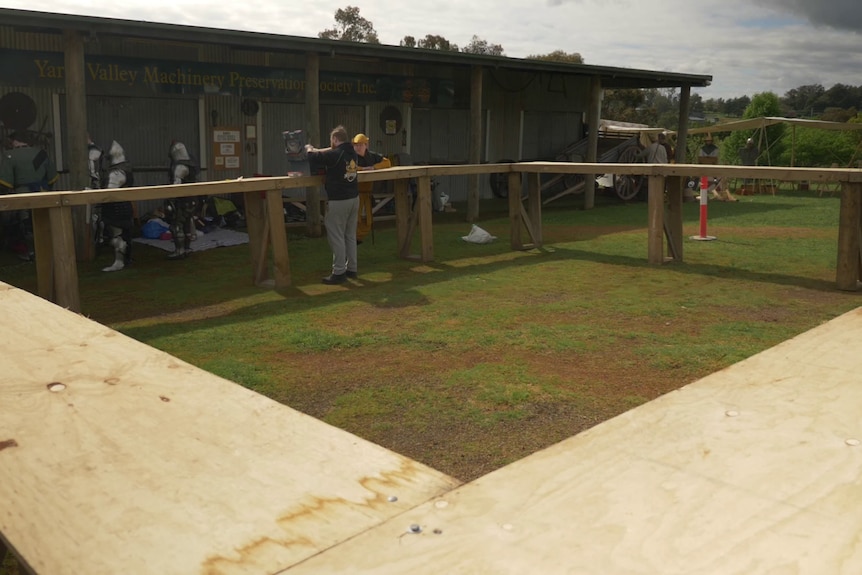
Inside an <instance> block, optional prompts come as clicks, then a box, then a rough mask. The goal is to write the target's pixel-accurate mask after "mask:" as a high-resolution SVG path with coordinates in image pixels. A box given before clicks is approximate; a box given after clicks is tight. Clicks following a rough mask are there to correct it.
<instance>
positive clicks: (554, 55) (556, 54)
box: [527, 50, 584, 64]
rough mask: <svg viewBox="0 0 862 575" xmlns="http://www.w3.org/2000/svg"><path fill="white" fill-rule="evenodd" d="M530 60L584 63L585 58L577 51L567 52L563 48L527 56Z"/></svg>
mask: <svg viewBox="0 0 862 575" xmlns="http://www.w3.org/2000/svg"><path fill="white" fill-rule="evenodd" d="M527 59H528V60H545V61H549V62H565V63H567V64H583V63H584V58H583V56H581V55H580V54H578V53H577V52H572V53H569V52H565V51H563V50H554V51H553V52H549V53H547V54H533V55H531V56H527Z"/></svg>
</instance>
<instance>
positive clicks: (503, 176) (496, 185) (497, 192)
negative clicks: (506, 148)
mask: <svg viewBox="0 0 862 575" xmlns="http://www.w3.org/2000/svg"><path fill="white" fill-rule="evenodd" d="M497 163H498V164H513V163H515V160H497ZM488 178H489V182H488V183H490V184H491V193H492V194H494V196H495V197H497V198H500V199H506V198H508V197H509V172H499V173H496V174H489V176H488Z"/></svg>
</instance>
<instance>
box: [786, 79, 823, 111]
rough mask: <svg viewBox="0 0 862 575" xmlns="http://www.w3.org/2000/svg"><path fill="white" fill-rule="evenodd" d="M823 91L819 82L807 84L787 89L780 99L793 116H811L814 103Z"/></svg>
mask: <svg viewBox="0 0 862 575" xmlns="http://www.w3.org/2000/svg"><path fill="white" fill-rule="evenodd" d="M825 92H826V89H825V88H823V86H822V85H820V84H808V85H805V86H799V87H798V88H793V89H792V90H788V91H787V93H785V94H784V97H783V98H782V99H781V101H782V103H783V104H786V105H787V107H788V108H789V109H790V110H791V111H792V112H793V115H795V116H813V115H814V104H815V103H816V102H817V100H818V99H820V97H821V96H823V94H824V93H825Z"/></svg>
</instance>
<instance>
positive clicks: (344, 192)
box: [305, 126, 359, 284]
mask: <svg viewBox="0 0 862 575" xmlns="http://www.w3.org/2000/svg"><path fill="white" fill-rule="evenodd" d="M329 143H330V147H329V148H323V149H317V148H315V147H314V146H312V145H311V144H307V145H306V146H305V149H306V152H307V154H308V161H309V164H310V166H311V171H312V173H314V172H315V171H317V170H318V169H324V170H325V171H326V177H325V182H324V185H323V186H324V188H325V189H326V196H327V199H328V200H329V206H328V209H327V212H326V217H325V218H324V221H323V223H324V225H325V226H326V239H327V240H329V247H330V249H332V272H331V273H330V274H329V275H328V276H326V277H325V278H323V283H325V284H340V283H344V282H346V281H347V278H355V277H357V274H358V272H357V269H358V268H357V265H356V264H357V262H356V221H357V217H358V213H359V184H358V182H357V180H356V164H357V159H358V158H357V155H356V151H355V150H354V149H353V144H352V143H351V142H350V138H349V137H348V135H347V130H345V129H344V126H337V127H336V128H335V129H334V130H332V132H331V133H330V134H329Z"/></svg>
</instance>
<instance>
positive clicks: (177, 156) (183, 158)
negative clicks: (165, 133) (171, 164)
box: [168, 142, 191, 162]
mask: <svg viewBox="0 0 862 575" xmlns="http://www.w3.org/2000/svg"><path fill="white" fill-rule="evenodd" d="M168 155H170V157H171V159H172V160H173V161H175V162H188V161H189V160H191V156H189V151H188V150H187V149H186V145H185V144H183V143H182V142H174V143H173V144H171V149H170V150H169V152H168Z"/></svg>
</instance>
